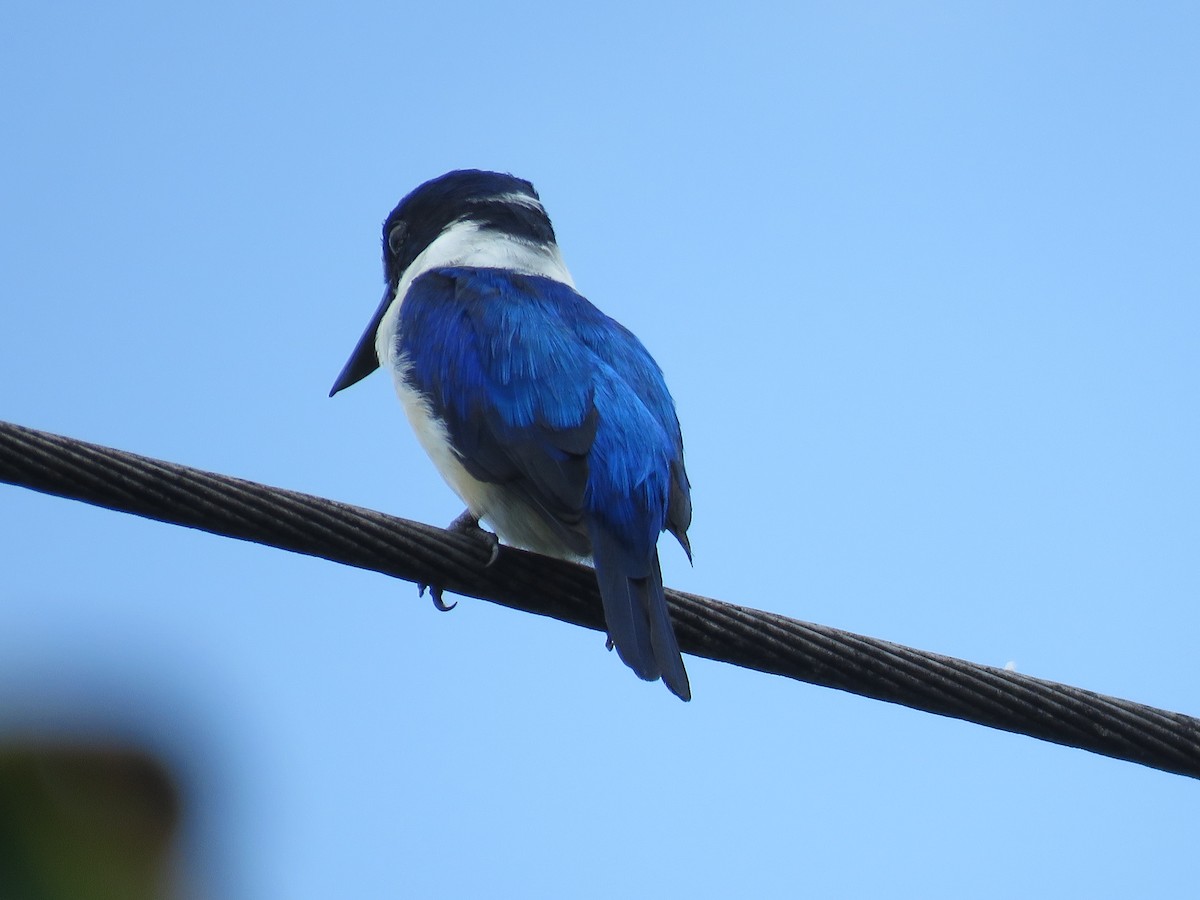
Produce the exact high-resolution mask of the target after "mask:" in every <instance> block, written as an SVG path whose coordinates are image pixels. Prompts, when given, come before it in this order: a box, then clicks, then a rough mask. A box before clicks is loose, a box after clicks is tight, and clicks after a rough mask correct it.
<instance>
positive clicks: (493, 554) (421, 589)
mask: <svg viewBox="0 0 1200 900" xmlns="http://www.w3.org/2000/svg"><path fill="white" fill-rule="evenodd" d="M446 530H447V531H453V532H454V533H455V534H465V535H467V536H468V537H470V538H471V539H472V540H477V541H480V542H482V543H483V544H484V545H485V546H486V547H487V548H488V550H489V551H490V552H489V554H488V561H487V562H486V563H484V567H485V568H486V567H487V566H490V565H491V564H492V563H494V562H495V561H496V559H497V558H498V557H499V556H500V538H498V537H496V535H494V534H492V533H491V532H490V531H487V530H486V529H484V528H480V527H479V517H478V516H475V515H473V514H472V513H471V511H470V510H469V509H464V510H463V511H462V514H461V515H459V516H458V518H456V519H455V520H454V521H453V522H451V523H450V524H449V525H448V526H447V528H446ZM426 589H428V590H429V596H430V598H431V599H432V600H433V605H434V607H436V608H437V609H438V610H439V611H441V612H450V610H452V609H454V607H456V606H458V603H457V602H455V603H449V604H448V603H446V601H445V600H443V599H442V589H441V588H440V587H435V586H434V585H432V584H421V583H418V584H417V591H418V594H417V596H420V597H424V596H425V591H426Z"/></svg>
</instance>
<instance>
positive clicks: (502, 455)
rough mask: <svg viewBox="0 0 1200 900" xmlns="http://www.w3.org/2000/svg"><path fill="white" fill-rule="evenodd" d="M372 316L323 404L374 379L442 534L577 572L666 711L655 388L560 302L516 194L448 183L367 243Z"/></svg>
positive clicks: (671, 522) (517, 183) (555, 272)
mask: <svg viewBox="0 0 1200 900" xmlns="http://www.w3.org/2000/svg"><path fill="white" fill-rule="evenodd" d="M383 269H384V275H385V279H386V281H387V288H386V290H385V291H384V295H383V302H382V303H380V305H379V309H378V310H376V312H375V315H374V317H372V319H371V322H370V324H369V325H368V326H367V329H366V331H365V332H364V333H363V336H362V338H361V339H360V340H359V342H358V346H357V347H355V348H354V352H353V354H352V355H351V357H350V359H349V361H348V362H347V363H346V365H345V367H344V368H343V369H342V372H341V374H340V375H338V378H337V381H336V382H335V383H334V385H333V389H332V390H331V391H330V396H333V395H334V394H336V393H337V392H338V391H340V390H342V389H343V388H346V387H349V386H350V385H352V384H354V383H356V382H357V381H359V380H360V379H362V378H365V377H366V376H367V375H369V374H370V373H371V372H373V371H374V370H375V369H376V368H378V367H379V366H380V365H382V366H384V367H385V368H386V369H388V370H390V371H391V373H392V378H393V380H394V381H395V386H396V392H397V393H398V394H399V395H400V400H401V402H402V404H403V406H404V411H405V412H406V413H407V414H408V419H409V422H410V423H411V424H412V427H413V430H414V431H415V432H416V434H417V438H418V439H419V440H420V442H421V445H422V446H423V447H424V448H425V452H426V453H428V454H429V456H430V457H431V459H432V460H433V462H434V464H435V465H436V466H437V468H438V470H439V471H440V472H441V474H442V476H443V477H444V478H445V479H446V481H447V482H448V483H449V485H450V487H452V488H453V489H454V491H455V492H456V493H457V494H458V495H459V497H461V498H462V499H463V501H464V502H465V503H466V504H467V511H466V512H465V513H464V514H463V516H460V517H459V520H457V523H456V524H459V525H460V527H461V524H462V523H466V527H477V523H478V521H479V520H480V519H484V520H486V521H487V522H488V523H490V524H491V525H492V526H493V527H494V528H495V531H496V534H497V535H498V536H499V538H500V539H501V540H503V541H504V542H506V543H508V544H512V545H514V546H517V547H523V548H525V549H527V550H532V551H535V552H538V553H544V554H548V555H551V556H557V557H562V558H567V559H578V560H585V559H587V558H589V557H590V558H591V560H592V562H593V564H594V565H595V568H596V578H597V581H598V583H599V587H600V595H601V597H602V598H603V601H604V618H605V623H606V625H607V628H608V635H609V639H610V640H611V642H612V644H613V645H615V646H616V648H617V652H618V653H619V654H620V657H621V659H622V660H624V662H625V663H626V664H627V665H628V666H629V667H630V668H631V669H633V671H634V672H636V673H637V674H638V676H639V677H641V678H644V679H646V680H647V681H653V680H655V679H657V678H659V677H661V678H662V679H663V681H664V682H666V685H667V687H668V688H670V690H671V691H672V692H673V693H674V694H676V695H677V696H678V697H680V698H681V699H683V700H688V699H690V698H691V689H690V687H689V686H688V677H687V672H686V670H685V669H684V666H683V658H682V657H681V656H680V653H679V645H678V644H677V643H676V640H675V633H674V630H673V629H672V626H671V620H670V618H669V616H668V612H667V603H666V599H665V598H664V596H663V585H662V573H661V571H660V569H659V561H658V549H657V544H658V537H659V535H660V534H661V533H662V532H663V531H669V532H671V534H673V535H674V536H675V537H676V539H678V541H679V543H680V544H681V545H682V546H683V549H684V551H685V552H687V554H688V558H689V559H690V558H691V549H690V547H689V545H688V539H687V529H688V526H689V524H690V523H691V519H692V503H691V494H690V486H689V483H688V478H687V473H686V472H685V470H684V466H683V438H682V435H681V434H680V430H679V420H678V419H677V418H676V415H675V403H674V401H673V400H672V399H671V395H670V393H668V391H667V386H666V383H665V382H664V381H663V376H662V372H661V370H660V369H659V367H658V365H657V364H656V363H655V362H654V360H653V359H652V358H651V356H650V354H649V353H648V352H647V351H646V348H645V347H643V346H642V344H641V342H640V341H639V340H638V339H637V338H636V337H634V336H633V334H632V333H630V332H629V331H628V330H627V329H625V328H624V327H623V326H621V325H620V324H618V323H617V322H615V321H613V320H612V319H610V318H608V316H606V315H604V313H602V312H600V310H598V309H597V308H596V307H594V306H593V305H592V304H591V303H589V302H588V301H587V300H586V299H584V297H582V296H581V295H580V294H579V293H578V292H577V291H576V290H575V285H574V282H573V281H572V280H571V276H570V274H569V273H568V272H567V267H566V265H565V264H564V263H563V259H562V255H561V254H560V253H559V249H558V244H557V243H556V242H555V237H554V229H553V227H552V226H551V224H550V219H549V217H548V216H547V215H546V211H545V209H544V208H543V207H542V203H541V200H540V199H539V198H538V195H537V192H536V191H535V190H534V189H533V185H532V184H530V183H529V182H528V181H523V180H522V179H520V178H515V177H513V176H511V175H504V174H500V173H497V172H483V171H479V170H474V169H471V170H462V171H455V172H449V173H447V174H446V175H443V176H441V177H440V178H435V179H433V180H432V181H428V182H426V183H425V184H423V185H421V186H420V187H418V188H417V189H416V190H414V191H413V192H412V193H410V194H409V195H408V196H407V197H405V198H404V199H403V200H401V201H400V204H399V205H398V206H397V207H396V208H395V209H394V210H392V212H391V215H389V216H388V217H387V221H386V222H384V225H383Z"/></svg>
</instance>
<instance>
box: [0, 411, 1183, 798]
mask: <svg viewBox="0 0 1200 900" xmlns="http://www.w3.org/2000/svg"><path fill="white" fill-rule="evenodd" d="M0 481H4V482H8V483H10V484H14V485H19V486H22V487H27V488H31V489H33V490H36V491H41V492H43V493H47V494H54V495H57V496H60V497H67V498H71V499H75V500H82V501H84V502H86V503H92V504H95V505H97V506H103V507H107V508H109V509H115V510H119V511H122V512H128V513H134V514H136V515H139V516H145V517H146V518H150V519H156V520H158V521H161V522H169V523H172V524H176V525H186V526H188V527H190V528H198V529H201V530H203V531H208V532H211V533H213V534H220V535H225V536H227V537H234V538H238V539H240V540H246V541H254V542H256V543H260V544H265V545H267V546H271V547H279V548H281V549H284V550H291V551H293V552H296V553H304V554H308V555H310V556H318V557H321V558H323V559H328V560H331V561H333V562H338V563H342V564H344V565H350V566H357V567H358V568H362V569H371V570H373V571H376V572H382V573H384V574H386V575H392V576H394V577H397V578H403V579H406V580H408V581H414V582H418V583H422V584H434V585H438V586H440V587H441V588H443V589H444V590H447V591H452V592H454V593H456V594H462V595H465V596H470V597H476V598H478V599H481V600H489V601H491V602H494V603H500V604H503V605H504V606H509V607H512V608H513V609H519V610H524V611H526V612H532V613H537V614H538V615H543V616H550V617H552V618H555V619H559V620H561V621H564V622H570V623H572V624H575V625H582V626H584V627H586V628H592V629H596V630H603V628H604V619H603V613H602V610H601V605H600V597H599V593H598V591H597V588H596V579H595V576H594V575H593V573H592V571H591V569H588V568H587V567H584V566H579V565H575V564H573V563H568V562H563V561H561V560H555V559H549V558H547V557H543V556H537V555H536V554H532V553H526V552H524V551H521V550H515V549H512V548H509V547H502V548H501V550H500V554H499V556H498V557H497V559H496V561H495V562H494V563H493V564H492V565H490V566H489V565H487V562H488V558H489V556H490V554H491V549H490V547H489V546H487V545H485V543H484V542H482V541H479V540H475V539H473V538H472V537H471V536H469V535H464V534H457V533H454V532H449V531H443V530H442V529H440V528H434V527H432V526H429V525H424V524H422V523H420V522H412V521H409V520H407V519H399V518H395V517H393V516H389V515H386V514H384V513H381V512H376V511H374V510H369V509H364V508H362V507H358V506H351V505H348V504H344V503H338V502H337V501H334V500H327V499H324V498H321V497H314V496H311V495H309V494H302V493H298V492H295V491H288V490H283V489H281V488H275V487H269V486H267V485H263V484H258V483H256V482H252V481H244V480H242V479H239V478H231V477H229V476H226V475H218V474H216V473H213V472H205V471H203V470H200V469H193V468H190V467H188V466H181V465H177V464H175V463H169V462H164V461H162V460H156V459H151V458H148V457H144V456H138V455H136V454H133V453H127V452H124V451H121V450H114V449H112V448H109V447H103V446H100V445H97V444H89V443H86V442H83V441H78V440H75V439H73V438H68V437H63V436H61V435H55V434H50V433H48V432H44V431H37V430H35V429H31V428H25V427H22V426H20V425H14V424H11V423H7V422H0ZM667 600H668V603H669V604H670V607H671V616H672V618H673V620H674V622H675V630H676V634H677V637H678V639H679V645H680V647H681V648H682V649H683V650H684V652H686V653H691V654H694V655H697V656H704V657H707V658H709V659H714V660H717V661H720V662H728V663H732V664H734V665H738V666H743V667H745V668H749V669H756V670H758V671H760V672H767V673H771V674H775V675H783V676H785V677H788V678H794V679H797V680H799V681H806V682H809V683H811V684H818V685H822V686H825V687H832V688H838V689H840V690H844V691H849V692H851V693H855V694H859V695H861V696H864V697H871V698H873V699H876V700H886V701H888V702H890V703H898V704H901V705H903V706H908V707H911V708H913V709H918V710H923V711H925V712H931V713H937V714H938V715H943V716H950V717H952V718H956V719H963V720H965V721H968V722H974V723H976V724H979V725H987V726H989V727H992V728H998V729H1001V730H1004V731H1011V732H1014V733H1017V734H1025V735H1029V736H1030V737H1036V738H1039V739H1041V740H1044V741H1051V742H1053V743H1056V744H1064V745H1066V746H1069V747H1079V748H1081V749H1084V750H1089V751H1091V752H1093V753H1100V754H1103V755H1105V756H1111V757H1114V758H1116V759H1124V760H1129V761H1130V762H1136V763H1140V764H1142V765H1145V766H1150V767H1152V768H1156V769H1162V770H1164V771H1167V772H1175V773H1178V774H1180V775H1189V776H1191V777H1193V778H1197V777H1200V719H1196V718H1193V717H1191V716H1186V715H1183V714H1181V713H1174V712H1169V711H1166V710H1161V709H1156V708H1154V707H1151V706H1144V705H1142V704H1139V703H1133V702H1131V701H1128V700H1121V699H1118V698H1116V697H1108V696H1105V695H1103V694H1097V693H1094V692H1092V691H1086V690H1083V689H1081V688H1076V687H1071V686H1069V685H1063V684H1057V683H1055V682H1050V681H1043V680H1042V679H1039V678H1032V677H1030V676H1028V675H1021V674H1018V673H1016V672H1010V671H1006V670H1003V669H997V668H993V667H991V666H981V665H978V664H976V663H971V662H967V661H965V660H961V659H955V658H953V657H949V656H941V655H939V654H936V653H929V652H926V651H924V650H916V649H913V648H911V647H905V646H902V645H900V644H893V643H891V642H889V641H883V640H879V639H878V638H870V637H864V636H862V635H857V634H852V633H850V632H846V631H841V630H839V629H836V628H830V627H828V626H824V625H814V624H811V623H808V622H801V621H798V620H796V619H789V618H787V617H786V616H781V615H777V614H775V613H770V612H764V611H762V610H757V609H750V608H747V607H742V606H735V605H733V604H729V603H722V602H720V601H718V600H711V599H709V598H707V597H700V596H697V595H695V594H688V593H684V592H681V591H673V590H668V591H667Z"/></svg>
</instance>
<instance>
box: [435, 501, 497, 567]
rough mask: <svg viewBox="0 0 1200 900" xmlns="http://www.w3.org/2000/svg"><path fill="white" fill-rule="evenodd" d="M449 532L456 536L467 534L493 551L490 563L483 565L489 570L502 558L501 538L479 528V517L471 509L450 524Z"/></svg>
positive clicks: (489, 557)
mask: <svg viewBox="0 0 1200 900" xmlns="http://www.w3.org/2000/svg"><path fill="white" fill-rule="evenodd" d="M446 530H447V531H453V532H454V533H456V534H465V535H467V536H469V537H471V538H472V539H473V540H478V541H482V542H483V543H484V544H486V545H487V547H488V549H489V550H490V551H491V553H490V555H489V556H488V561H487V562H485V563H484V564H483V566H484V568H487V567H488V566H490V565H491V564H492V563H494V562H495V561H496V559H497V558H498V557H499V556H500V538H498V537H496V535H494V534H492V532H490V531H488V530H487V529H485V528H480V527H479V517H478V516H476V515H474V514H473V513H472V512H471V511H470V510H469V509H464V510H463V511H462V513H461V514H460V515H459V517H458V518H457V519H455V520H454V521H453V522H451V523H450V525H449V526H448V527H447V528H446Z"/></svg>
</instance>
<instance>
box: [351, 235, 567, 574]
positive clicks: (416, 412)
mask: <svg viewBox="0 0 1200 900" xmlns="http://www.w3.org/2000/svg"><path fill="white" fill-rule="evenodd" d="M445 266H475V267H479V268H497V269H508V270H510V271H515V272H521V273H523V274H527V275H541V276H543V277H546V278H552V279H554V280H555V281H561V282H562V283H564V284H567V285H571V286H572V287H574V282H573V281H572V279H571V274H570V273H569V272H568V271H567V267H566V265H565V264H564V263H563V259H562V255H561V254H560V253H559V251H558V247H556V246H554V245H550V246H549V247H542V246H539V245H534V244H530V243H529V242H527V241H520V240H517V239H515V238H510V237H507V236H504V235H498V234H497V233H496V232H494V231H482V230H480V229H479V227H478V226H476V225H475V224H473V223H470V222H456V223H454V224H452V225H451V226H449V227H448V228H447V229H446V230H445V231H443V232H442V234H441V235H439V236H438V238H437V239H436V240H434V241H433V243H431V244H430V245H429V246H428V247H426V248H425V250H424V252H422V253H421V254H420V255H419V256H418V257H417V258H416V259H415V260H413V262H412V264H411V265H410V266H409V267H408V269H406V270H405V272H404V274H403V275H402V276H401V278H400V283H399V285H398V287H397V290H396V297H395V299H393V300H392V303H391V305H390V306H389V307H388V310H387V312H386V313H384V316H383V319H382V321H381V322H380V323H379V330H378V331H377V332H376V334H375V352H376V354H378V356H379V360H380V363H381V364H382V365H383V366H384V367H385V368H386V369H388V370H389V371H390V372H391V373H392V382H393V384H394V385H395V388H396V394H397V395H398V396H399V398H400V403H401V404H402V405H403V407H404V412H405V414H406V415H407V416H408V421H409V423H410V424H411V425H412V428H413V431H414V432H415V433H416V435H417V440H418V441H420V443H421V446H422V447H423V448H424V450H425V452H426V453H428V454H429V458H430V459H431V460H433V464H434V465H435V466H436V467H437V470H438V471H439V472H440V473H441V475H442V477H443V478H444V479H446V483H447V484H449V485H450V487H451V488H453V490H454V492H455V493H456V494H458V496H459V497H461V498H462V500H463V502H464V503H466V504H467V507H468V508H469V509H470V510H471V513H472V515H474V516H476V517H477V518H483V519H486V520H488V521H489V522H490V523H491V524H492V525H493V527H495V529H496V532H497V534H499V535H500V537H502V538H503V539H504V540H505V541H506V542H507V543H510V544H514V545H516V546H520V547H525V548H527V549H531V550H537V551H539V552H542V553H551V554H555V555H562V552H563V548H562V547H561V544H560V542H559V540H558V539H557V538H556V537H555V536H554V535H553V532H551V531H550V530H549V529H548V528H546V527H545V526H543V525H541V523H540V522H539V521H538V517H537V516H536V515H535V514H533V513H532V511H531V510H529V509H527V508H525V507H524V506H523V504H519V503H517V504H514V501H513V498H511V497H509V496H507V495H506V494H505V492H504V491H502V490H501V489H500V488H499V487H498V486H497V485H493V484H489V483H487V482H483V481H479V480H478V479H477V478H475V477H474V476H472V475H471V474H470V473H469V472H468V471H467V470H466V468H464V466H463V464H462V462H461V460H460V458H459V456H458V454H457V453H456V452H455V451H454V449H453V447H452V446H451V445H450V437H449V435H448V433H447V431H446V424H445V422H443V421H442V420H441V419H439V418H438V417H437V416H435V415H434V413H433V410H432V409H431V408H430V406H429V403H428V401H426V399H425V398H424V397H423V396H422V395H421V394H420V393H419V392H417V391H416V390H414V389H413V388H412V387H411V386H410V385H409V384H408V383H407V381H406V375H407V373H408V369H409V368H410V367H411V362H410V361H409V360H408V358H407V357H405V356H404V355H403V354H400V353H398V352H397V350H396V346H397V340H396V338H397V331H398V329H399V324H400V306H401V304H402V303H403V302H404V297H405V296H406V295H407V293H408V289H409V288H410V287H411V286H412V283H413V282H414V281H415V280H416V279H417V278H419V277H420V276H421V275H423V274H424V273H425V272H428V271H430V270H431V269H437V268H442V267H445Z"/></svg>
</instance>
